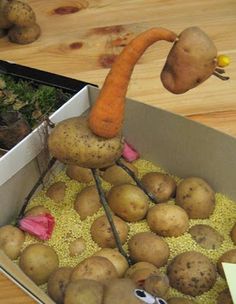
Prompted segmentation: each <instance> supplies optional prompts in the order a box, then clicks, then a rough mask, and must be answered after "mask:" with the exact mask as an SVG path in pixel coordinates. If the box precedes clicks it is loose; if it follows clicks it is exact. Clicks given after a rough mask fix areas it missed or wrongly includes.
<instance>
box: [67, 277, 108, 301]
mask: <svg viewBox="0 0 236 304" xmlns="http://www.w3.org/2000/svg"><path fill="white" fill-rule="evenodd" d="M103 292H104V287H103V285H102V284H101V283H100V282H97V281H94V280H88V279H80V280H77V281H75V282H70V283H69V285H68V286H67V288H66V292H65V301H64V304H102V299H103Z"/></svg>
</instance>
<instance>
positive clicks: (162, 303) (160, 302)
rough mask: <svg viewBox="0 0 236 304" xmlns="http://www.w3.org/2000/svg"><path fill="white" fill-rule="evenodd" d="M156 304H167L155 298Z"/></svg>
mask: <svg viewBox="0 0 236 304" xmlns="http://www.w3.org/2000/svg"><path fill="white" fill-rule="evenodd" d="M156 303H157V304H167V302H166V301H165V300H163V299H161V298H156Z"/></svg>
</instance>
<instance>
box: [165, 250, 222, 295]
mask: <svg viewBox="0 0 236 304" xmlns="http://www.w3.org/2000/svg"><path fill="white" fill-rule="evenodd" d="M167 275H168V278H169V280H170V286H172V287H173V288H176V289H177V290H178V291H180V292H182V293H184V294H186V295H191V296H198V295H201V294H202V293H204V292H206V291H208V290H210V289H211V288H212V287H213V285H214V284H215V281H216V269H215V266H214V265H213V263H212V262H211V261H210V260H209V259H208V258H207V257H206V256H204V255H203V254H201V253H199V252H195V251H187V252H184V253H181V254H179V255H177V256H176V257H175V258H174V259H173V260H172V261H171V263H170V264H169V265H168V269H167Z"/></svg>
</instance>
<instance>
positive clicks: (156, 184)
mask: <svg viewBox="0 0 236 304" xmlns="http://www.w3.org/2000/svg"><path fill="white" fill-rule="evenodd" d="M141 182H142V184H143V185H144V186H145V188H146V189H147V190H148V191H149V192H151V193H152V194H154V195H155V197H156V199H157V201H158V202H165V201H167V200H169V199H170V198H171V197H173V196H174V194H175V190H176V183H175V181H174V179H173V178H172V177H171V176H169V175H167V174H163V173H159V172H149V173H146V174H145V175H144V176H143V177H142V179H141Z"/></svg>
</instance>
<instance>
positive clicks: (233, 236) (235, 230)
mask: <svg viewBox="0 0 236 304" xmlns="http://www.w3.org/2000/svg"><path fill="white" fill-rule="evenodd" d="M230 236H231V239H232V241H233V242H234V245H236V223H235V224H234V226H233V228H232V230H231V232H230Z"/></svg>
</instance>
